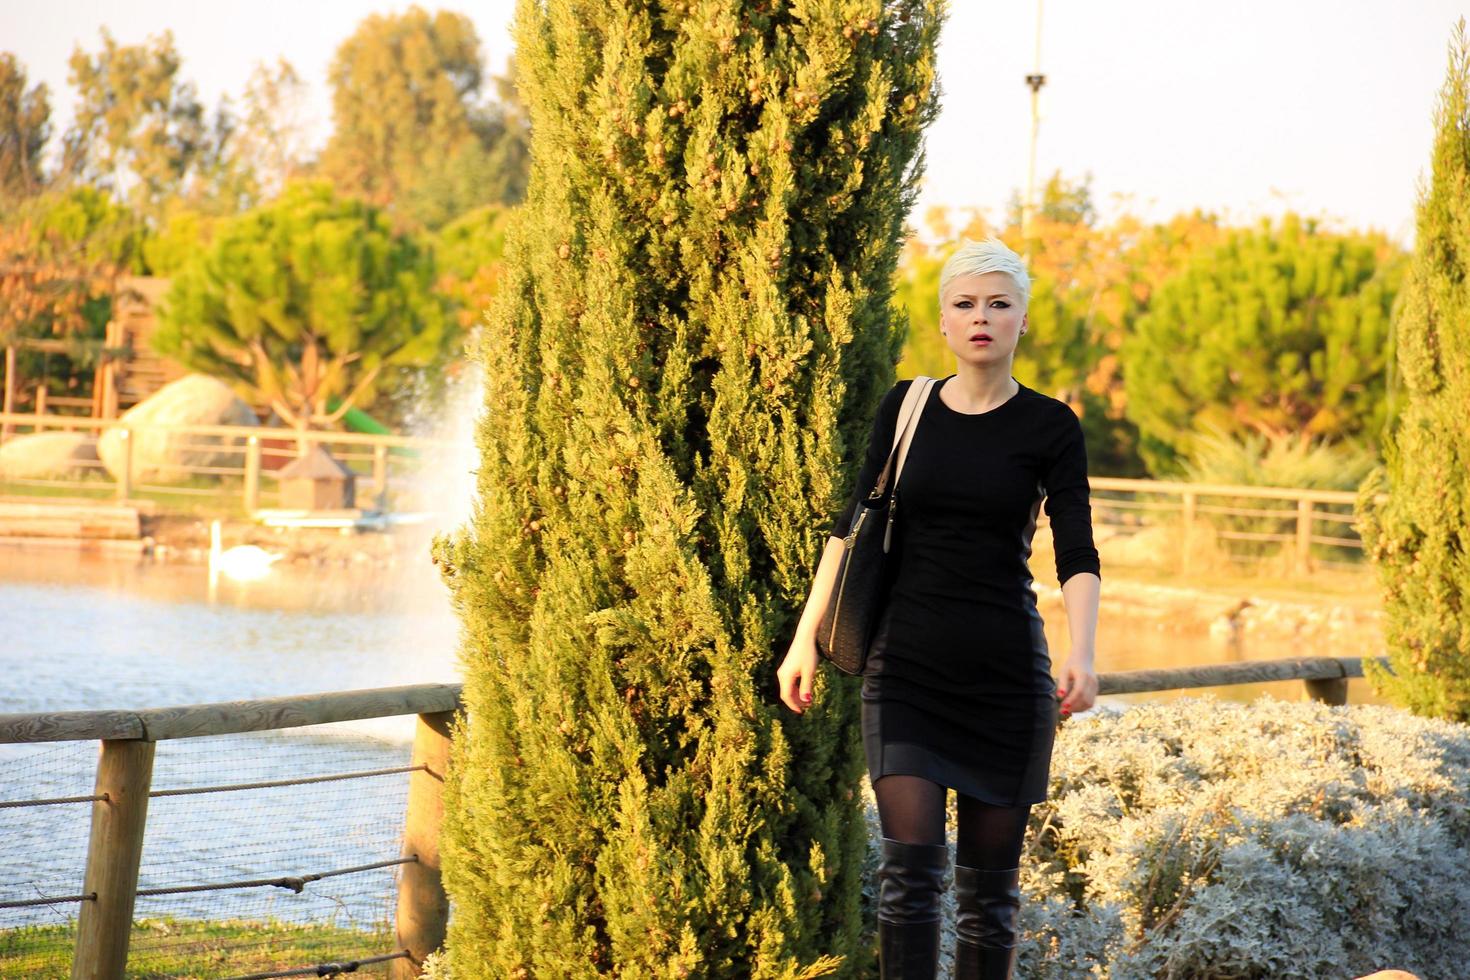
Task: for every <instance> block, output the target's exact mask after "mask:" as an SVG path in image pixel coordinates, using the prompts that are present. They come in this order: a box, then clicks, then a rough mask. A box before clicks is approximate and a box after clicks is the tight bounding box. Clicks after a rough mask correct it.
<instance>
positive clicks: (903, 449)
mask: <svg viewBox="0 0 1470 980" xmlns="http://www.w3.org/2000/svg"><path fill="white" fill-rule="evenodd" d="M921 384H922V385H923V391H921V392H920V393H919V397H918V398H917V399H916V402H917V404H916V405H915V406H914V408H913V412H912V413H911V416H910V418H909V420H908V424H907V425H905V426H904V428H903V435H902V436H901V437H899V440H898V469H897V470H895V471H894V473H893V485H894V487H897V486H898V478H899V477H901V476H903V461H904V460H906V459H908V458H909V443H911V442H913V441H914V432H915V431H916V430H917V429H918V428H919V416H921V415H923V414H924V406H925V405H928V404H929V391H930V389H931V388H933V387H934V385H935V384H937V382H936V381H935V380H934V379H933V378H926V377H923V376H922V375H921V376H920V377H917V378H915V379H914V383H913V385H911V386H910V387H909V390H908V394H913V392H914V389H915V388H918V387H919V386H920V385H921ZM904 400H905V401H907V400H908V399H907V398H905V399H904Z"/></svg>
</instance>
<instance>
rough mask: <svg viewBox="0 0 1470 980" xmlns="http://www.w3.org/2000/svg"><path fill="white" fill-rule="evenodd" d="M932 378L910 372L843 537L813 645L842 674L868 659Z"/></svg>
mask: <svg viewBox="0 0 1470 980" xmlns="http://www.w3.org/2000/svg"><path fill="white" fill-rule="evenodd" d="M934 383H935V382H934V379H933V378H926V377H918V378H915V379H914V381H913V383H912V384H911V385H909V390H908V391H907V392H905V394H904V399H903V404H902V405H901V406H900V407H899V412H898V421H897V424H895V426H894V431H893V448H892V449H891V450H890V451H889V453H888V461H887V462H886V463H885V464H884V465H883V471H882V472H881V473H879V474H878V481H877V483H876V484H875V485H874V486H873V489H872V491H871V492H870V493H869V494H868V495H867V497H865V498H864V499H863V500H862V501H861V502H860V503H859V505H858V508H857V511H856V512H855V513H854V514H853V516H852V525H851V527H850V528H849V529H848V532H847V537H846V538H844V539H843V550H842V562H841V564H840V565H838V566H837V580H836V581H835V582H834V583H833V585H832V594H831V595H830V596H829V597H828V598H827V608H826V609H825V610H824V611H823V612H822V618H821V619H820V620H819V621H818V623H817V651H818V652H819V653H821V655H822V656H824V657H826V658H827V659H828V660H829V661H831V662H832V665H833V666H834V667H836V668H837V669H838V670H840V671H842V672H843V673H846V674H861V673H862V672H863V667H864V666H865V665H866V664H867V661H868V645H869V643H871V642H872V639H873V629H874V627H875V626H877V624H878V615H879V613H880V612H882V606H883V599H884V593H885V591H886V590H885V585H886V584H887V583H886V573H885V565H886V564H887V557H888V549H889V546H890V545H891V544H892V543H893V521H894V518H895V517H897V515H898V496H897V492H898V478H899V476H900V475H901V474H902V473H903V461H904V459H905V458H906V457H907V456H908V452H909V442H910V441H912V439H913V437H914V430H915V429H916V428H917V427H918V424H919V416H920V415H921V414H922V413H923V411H924V405H925V404H926V403H927V402H928V400H929V390H930V388H932V387H933V385H934ZM890 476H891V477H892V480H891V482H890Z"/></svg>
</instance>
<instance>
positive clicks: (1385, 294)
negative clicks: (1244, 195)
mask: <svg viewBox="0 0 1470 980" xmlns="http://www.w3.org/2000/svg"><path fill="white" fill-rule="evenodd" d="M1402 258H1403V257H1402V254H1401V253H1400V251H1399V249H1398V248H1397V247H1396V246H1394V245H1393V244H1392V243H1390V242H1388V241H1387V240H1386V239H1384V238H1383V236H1382V235H1380V234H1377V233H1368V234H1352V235H1339V234H1331V233H1327V232H1324V231H1320V230H1318V228H1317V224H1316V222H1315V221H1314V220H1312V219H1303V218H1301V217H1299V216H1297V215H1292V214H1288V215H1287V216H1286V217H1285V218H1284V219H1283V220H1282V222H1281V223H1279V224H1277V225H1273V224H1272V223H1270V222H1269V221H1262V222H1261V224H1260V225H1258V226H1257V227H1256V228H1253V229H1239V230H1236V231H1233V232H1231V233H1230V234H1228V235H1227V236H1226V237H1225V238H1224V240H1223V241H1222V242H1221V243H1220V244H1219V245H1218V246H1216V247H1214V248H1212V249H1210V250H1208V251H1206V252H1203V253H1200V254H1197V255H1195V256H1194V257H1193V258H1192V259H1191V260H1190V262H1189V263H1188V265H1187V266H1186V267H1185V268H1184V269H1183V270H1181V271H1180V272H1179V273H1177V274H1176V275H1174V276H1173V277H1171V278H1170V279H1169V280H1167V281H1166V282H1164V283H1163V284H1162V285H1161V286H1160V287H1159V289H1158V290H1157V292H1155V293H1154V294H1153V296H1152V297H1151V299H1150V303H1149V308H1148V311H1147V312H1146V313H1145V314H1144V315H1143V316H1141V317H1140V318H1139V319H1138V322H1137V326H1136V330H1135V331H1134V332H1132V333H1130V335H1129V336H1128V337H1127V338H1126V339H1125V341H1124V345H1123V352H1122V354H1123V370H1124V373H1125V375H1126V378H1127V385H1128V403H1127V414H1128V417H1129V418H1130V419H1132V420H1133V422H1134V423H1135V424H1136V425H1137V426H1138V430H1139V433H1140V438H1141V442H1140V445H1139V450H1140V453H1141V454H1142V456H1143V457H1144V460H1145V462H1146V463H1147V464H1148V468H1149V471H1150V472H1151V473H1152V474H1153V475H1155V476H1166V475H1173V474H1175V473H1177V472H1178V469H1179V461H1180V458H1181V457H1187V456H1188V455H1189V453H1190V447H1191V442H1192V440H1193V439H1194V438H1195V435H1196V434H1197V433H1198V432H1200V431H1201V430H1202V427H1203V426H1204V425H1205V424H1206V423H1209V424H1212V425H1213V426H1215V427H1216V428H1218V429H1219V430H1221V431H1224V432H1227V433H1229V432H1240V431H1244V430H1248V429H1249V430H1255V431H1258V432H1261V433H1262V434H1265V435H1268V436H1279V435H1281V434H1283V433H1293V434H1295V435H1296V436H1297V437H1298V438H1300V439H1303V440H1307V439H1311V438H1313V437H1319V436H1326V437H1329V438H1331V439H1333V440H1339V439H1346V438H1368V439H1373V438H1375V437H1376V433H1377V432H1378V431H1379V430H1380V429H1381V428H1382V426H1383V423H1384V420H1385V409H1384V378H1385V368H1386V364H1387V352H1388V339H1389V337H1388V331H1389V320H1390V312H1391V308H1392V305H1393V302H1394V297H1395V296H1396V295H1397V292H1398V286H1399V281H1400V279H1401V278H1402V270H1403V261H1402Z"/></svg>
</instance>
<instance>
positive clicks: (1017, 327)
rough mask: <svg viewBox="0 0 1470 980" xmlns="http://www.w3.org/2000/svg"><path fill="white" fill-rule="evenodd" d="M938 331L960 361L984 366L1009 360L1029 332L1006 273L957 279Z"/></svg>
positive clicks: (947, 293) (947, 295)
mask: <svg viewBox="0 0 1470 980" xmlns="http://www.w3.org/2000/svg"><path fill="white" fill-rule="evenodd" d="M939 329H940V330H942V331H943V332H944V342H945V343H946V344H948V345H949V349H950V350H952V351H954V355H955V357H957V358H959V359H960V360H961V361H966V362H969V363H971V364H985V363H988V362H993V361H1004V360H1006V359H1008V358H1009V357H1010V356H1011V354H1013V353H1014V352H1015V350H1016V342H1017V340H1018V339H1019V338H1020V336H1021V334H1023V333H1025V332H1026V311H1025V310H1023V309H1022V308H1021V303H1020V296H1019V295H1018V294H1017V292H1016V284H1015V283H1014V282H1012V281H1011V277H1010V276H1008V275H1006V274H1005V273H1004V272H985V273H982V274H980V275H978V276H956V277H955V278H954V279H953V280H951V282H950V284H949V288H948V289H946V290H945V292H944V296H943V297H942V302H941V304H940V307H939ZM982 336H983V337H986V338H989V339H988V340H984V339H981V338H982Z"/></svg>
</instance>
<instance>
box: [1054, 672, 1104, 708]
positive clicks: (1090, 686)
mask: <svg viewBox="0 0 1470 980" xmlns="http://www.w3.org/2000/svg"><path fill="white" fill-rule="evenodd" d="M1057 697H1059V698H1061V699H1062V707H1061V711H1062V717H1063V718H1065V717H1067V716H1068V715H1070V714H1073V713H1074V712H1078V711H1086V710H1087V709H1088V708H1090V707H1092V704H1093V702H1094V701H1096V700H1097V674H1095V673H1093V670H1092V661H1091V660H1081V659H1078V658H1076V657H1068V658H1067V662H1066V663H1065V664H1063V665H1062V676H1061V679H1060V680H1059V681H1057Z"/></svg>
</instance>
